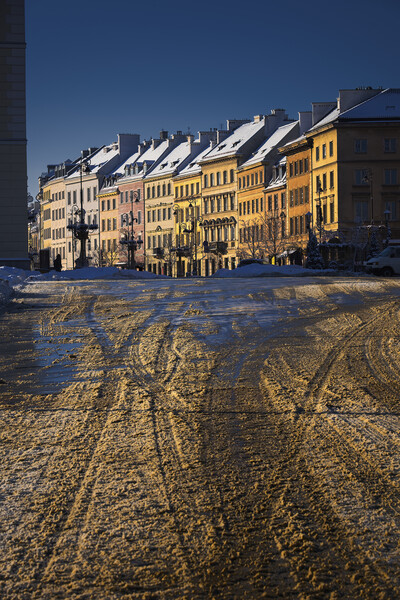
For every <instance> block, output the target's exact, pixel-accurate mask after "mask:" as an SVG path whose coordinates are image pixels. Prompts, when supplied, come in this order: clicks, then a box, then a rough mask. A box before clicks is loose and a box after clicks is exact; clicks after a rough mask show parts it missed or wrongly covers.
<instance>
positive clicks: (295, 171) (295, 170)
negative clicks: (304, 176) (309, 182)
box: [294, 160, 298, 175]
mask: <svg viewBox="0 0 400 600" xmlns="http://www.w3.org/2000/svg"><path fill="white" fill-rule="evenodd" d="M297 165H298V162H297V160H296V162H295V163H294V174H295V175H297V169H298V166H297Z"/></svg>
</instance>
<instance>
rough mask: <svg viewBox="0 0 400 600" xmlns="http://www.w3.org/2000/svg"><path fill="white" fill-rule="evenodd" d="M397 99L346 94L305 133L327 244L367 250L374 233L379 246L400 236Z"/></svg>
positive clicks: (317, 221) (390, 94)
mask: <svg viewBox="0 0 400 600" xmlns="http://www.w3.org/2000/svg"><path fill="white" fill-rule="evenodd" d="M398 96H399V90H397V89H387V90H372V89H365V90H341V91H340V96H339V98H338V101H337V107H336V108H335V109H334V110H332V111H331V112H330V113H329V114H328V115H326V117H324V118H322V119H321V120H320V121H318V122H317V123H316V124H315V125H314V126H313V127H312V128H311V129H310V130H309V131H308V132H307V133H306V138H307V140H308V142H309V144H310V145H311V146H312V164H311V167H312V192H311V193H312V206H313V209H312V212H313V227H314V231H315V232H316V233H317V236H319V237H320V238H321V241H322V242H326V243H328V241H329V242H330V243H332V242H337V243H338V244H339V243H342V242H343V241H346V242H349V243H353V244H358V245H360V244H363V243H364V244H365V245H368V244H369V243H370V239H369V238H370V236H371V233H372V232H373V231H374V233H375V234H376V236H377V237H378V238H379V239H378V242H379V243H380V244H382V243H383V241H384V240H386V239H387V236H388V235H389V236H390V235H391V236H392V237H396V238H397V237H399V236H400V206H399V197H400V148H399V142H398V140H399V139H400V135H399V134H400V127H399V124H398V123H399V118H400V109H399V105H398ZM363 238H365V239H363ZM332 247H333V246H332ZM329 258H332V253H331V254H330V255H329Z"/></svg>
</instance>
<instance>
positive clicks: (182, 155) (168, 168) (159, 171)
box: [148, 142, 196, 177]
mask: <svg viewBox="0 0 400 600" xmlns="http://www.w3.org/2000/svg"><path fill="white" fill-rule="evenodd" d="M195 148H196V146H195V145H194V144H193V143H189V142H182V143H181V144H178V146H176V147H175V148H173V149H172V150H171V152H169V153H168V154H167V155H166V156H165V157H164V159H163V160H161V161H160V162H159V163H158V164H157V165H156V166H155V167H154V169H151V171H150V172H149V173H148V177H160V176H164V175H170V174H171V173H174V172H175V171H176V170H177V169H179V166H180V165H182V164H183V163H184V161H185V160H186V159H187V158H189V156H190V155H191V153H192V152H193V150H194V149H195Z"/></svg>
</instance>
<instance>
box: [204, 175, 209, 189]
mask: <svg viewBox="0 0 400 600" xmlns="http://www.w3.org/2000/svg"><path fill="white" fill-rule="evenodd" d="M204 187H205V188H206V187H208V175H204Z"/></svg>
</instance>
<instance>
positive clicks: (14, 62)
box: [0, 0, 30, 269]
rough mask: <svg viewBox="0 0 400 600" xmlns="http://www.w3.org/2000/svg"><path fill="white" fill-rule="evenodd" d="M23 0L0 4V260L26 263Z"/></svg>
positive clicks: (1, 262)
mask: <svg viewBox="0 0 400 600" xmlns="http://www.w3.org/2000/svg"><path fill="white" fill-rule="evenodd" d="M25 47H26V44H25V3H24V0H5V1H3V2H1V5H0V78H1V85H0V181H1V185H0V211H1V219H0V265H6V266H12V267H19V268H22V269H29V268H30V260H29V257H28V214H27V213H28V211H27V200H26V199H27V167H26V99H25V97H26V94H25Z"/></svg>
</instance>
